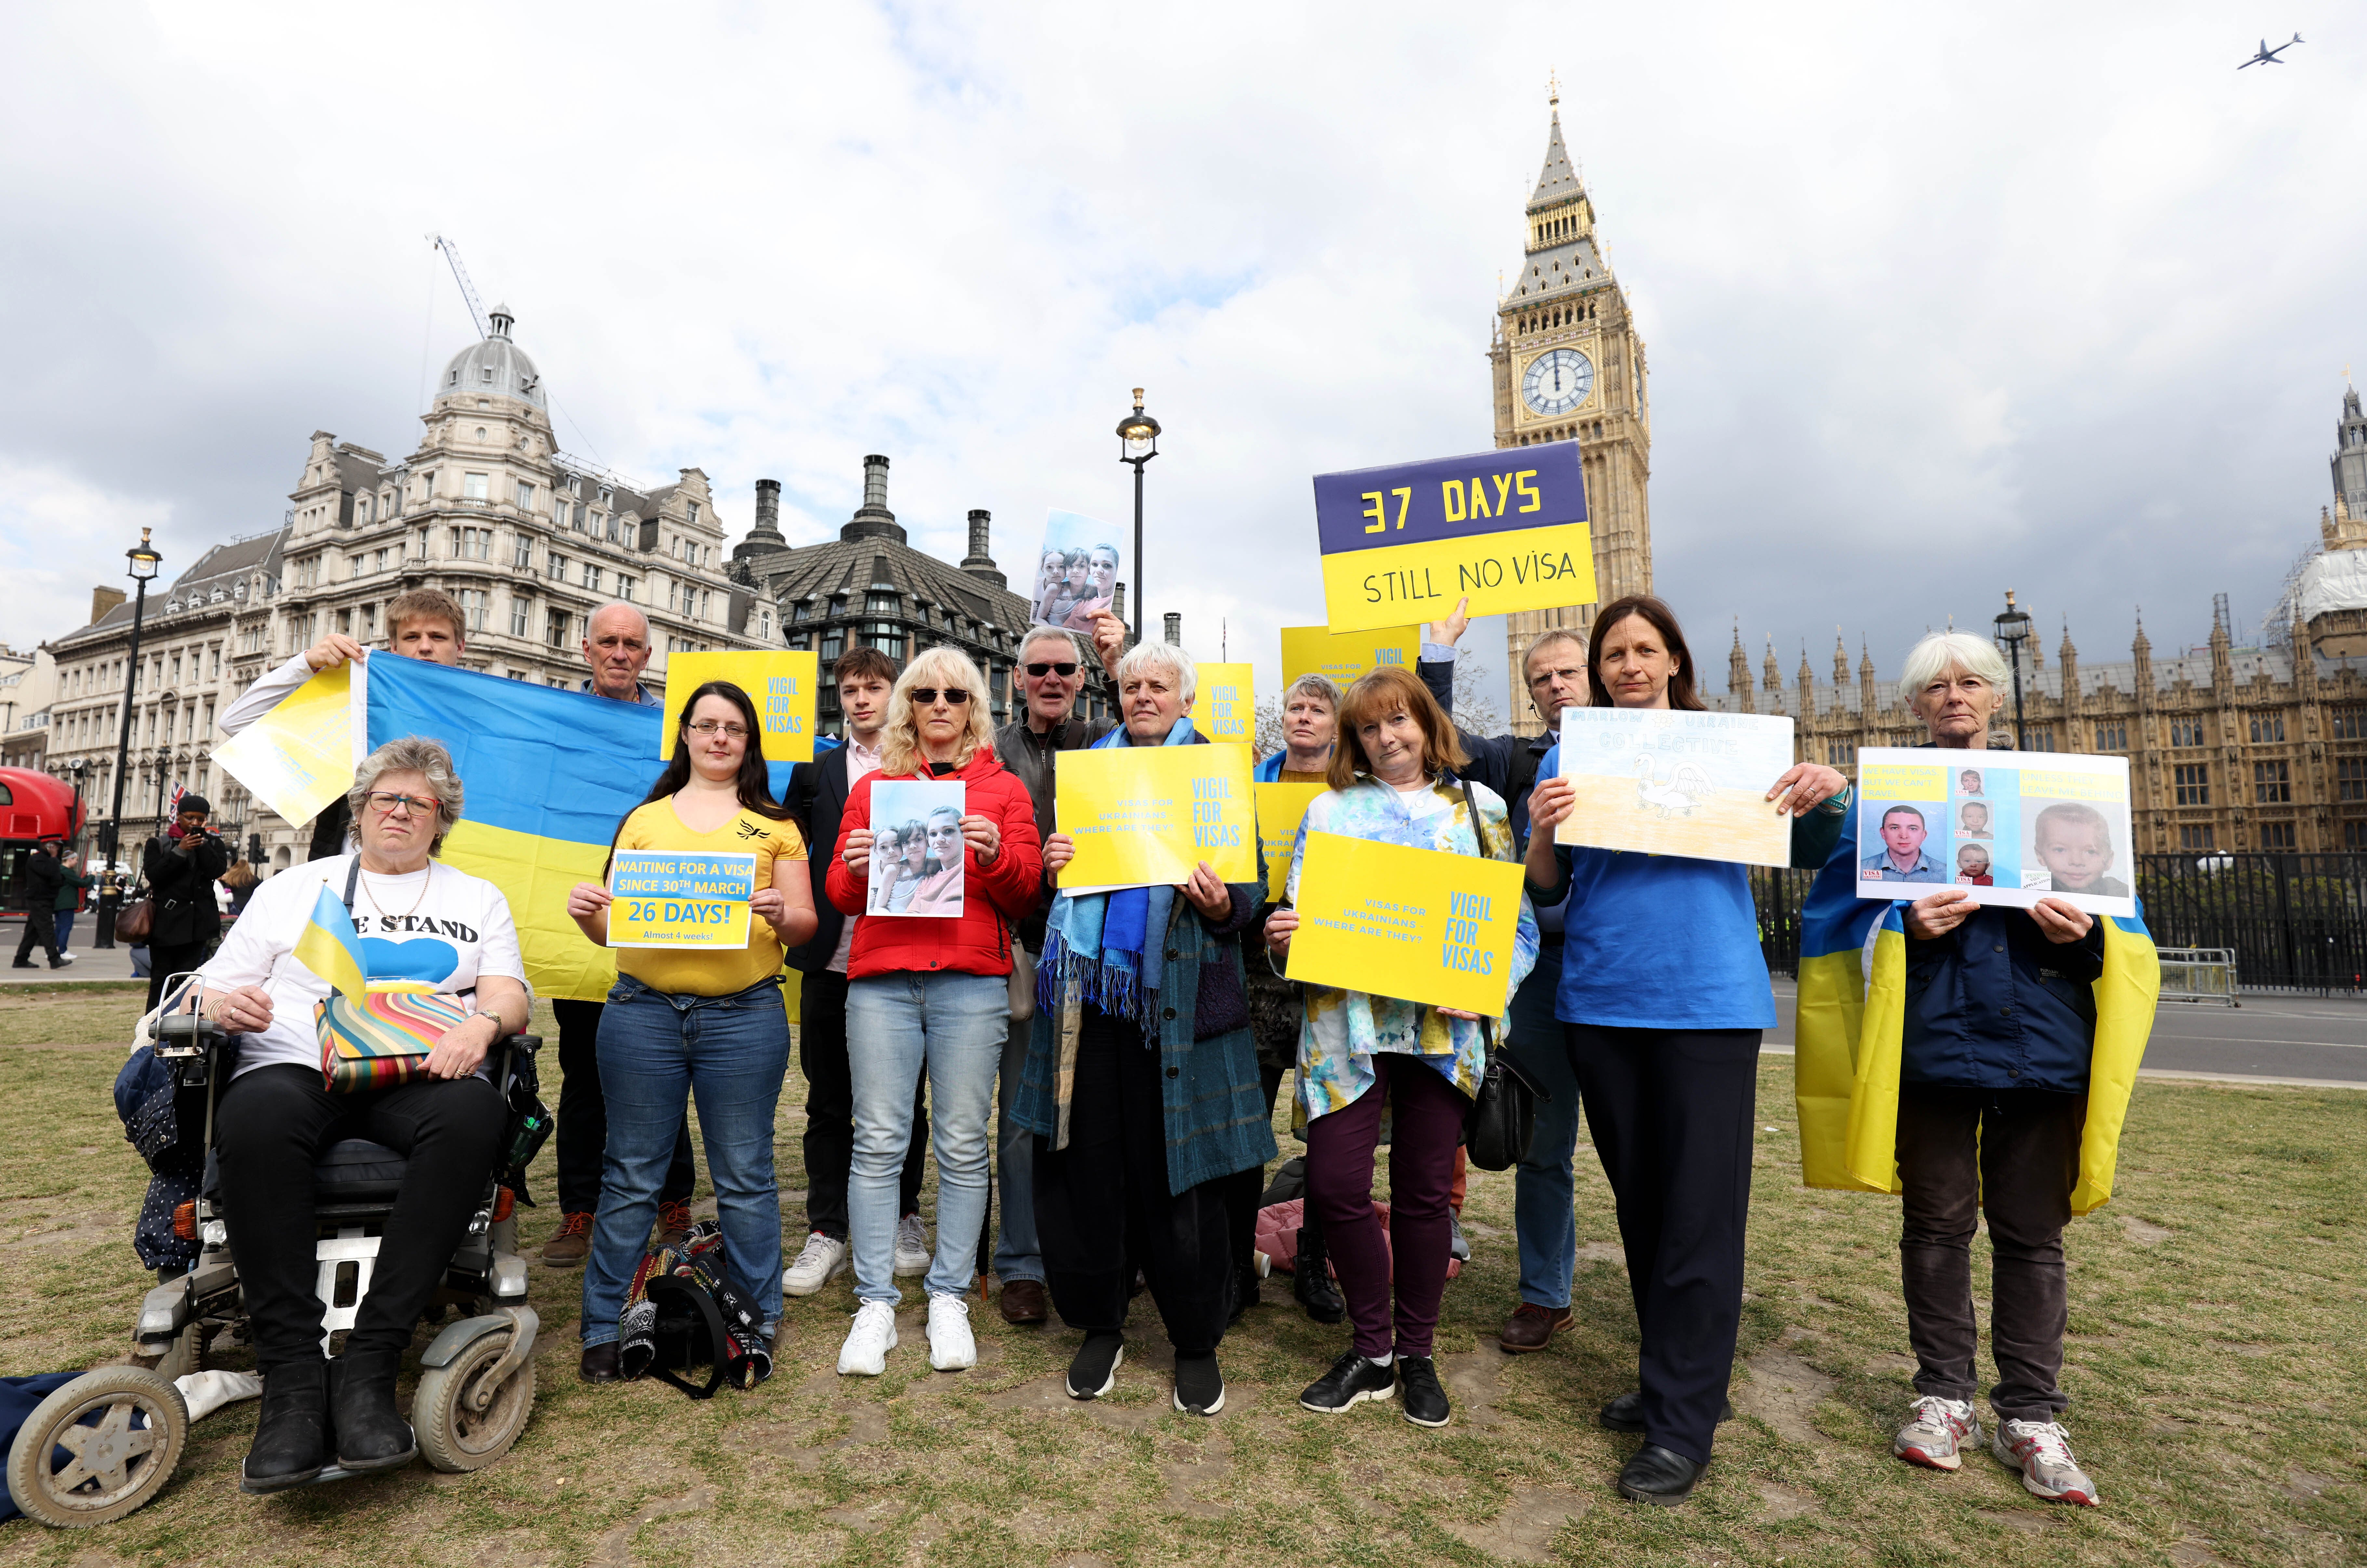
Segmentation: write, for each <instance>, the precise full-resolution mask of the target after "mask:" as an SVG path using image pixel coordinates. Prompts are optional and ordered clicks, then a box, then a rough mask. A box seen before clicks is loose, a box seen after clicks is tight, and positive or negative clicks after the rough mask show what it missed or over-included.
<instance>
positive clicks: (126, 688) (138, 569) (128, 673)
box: [96, 528, 164, 947]
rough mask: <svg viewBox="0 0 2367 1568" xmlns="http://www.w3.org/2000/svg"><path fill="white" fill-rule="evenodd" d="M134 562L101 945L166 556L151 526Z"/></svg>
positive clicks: (108, 934)
mask: <svg viewBox="0 0 2367 1568" xmlns="http://www.w3.org/2000/svg"><path fill="white" fill-rule="evenodd" d="M123 554H124V556H125V558H127V559H129V560H130V563H131V565H130V577H131V581H133V582H134V583H135V584H137V585H138V597H137V598H135V599H133V600H132V601H131V652H130V657H129V658H127V659H126V660H124V662H123V727H122V729H121V732H120V733H119V735H118V737H117V739H116V742H115V810H114V813H113V814H112V815H111V816H110V817H109V818H108V822H107V848H106V856H107V864H106V872H105V878H106V882H105V891H104V892H102V893H101V894H100V895H99V900H98V941H97V943H96V945H97V946H100V947H113V946H114V945H115V911H116V909H117V908H118V907H119V906H120V905H121V904H122V902H123V889H122V888H121V887H120V886H118V885H117V878H116V875H115V862H116V852H117V851H118V849H119V847H120V846H121V844H122V840H123V786H124V784H126V783H127V782H128V781H129V779H130V759H131V698H132V694H134V693H135V692H136V691H138V689H139V684H140V622H141V619H142V616H143V615H146V613H147V610H148V584H149V582H150V581H153V579H154V577H155V575H156V568H157V567H158V566H160V565H161V564H163V562H164V557H163V556H162V555H160V554H158V553H157V552H156V550H155V548H154V547H153V546H151V545H150V544H149V543H148V530H147V529H145V528H142V529H141V530H140V544H139V547H137V548H135V549H129V550H126V551H124V552H123Z"/></svg>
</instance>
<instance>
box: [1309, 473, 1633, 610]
mask: <svg viewBox="0 0 2367 1568" xmlns="http://www.w3.org/2000/svg"><path fill="white" fill-rule="evenodd" d="M1315 527H1316V532H1317V535H1318V536H1319V540H1320V546H1321V549H1322V552H1323V612H1324V616H1325V619H1326V620H1327V621H1328V622H1329V623H1330V626H1331V630H1333V631H1335V632H1350V631H1362V630H1365V629H1366V628H1368V627H1372V626H1404V625H1405V624H1406V623H1407V622H1409V621H1412V622H1421V621H1434V620H1440V619H1443V618H1444V616H1445V615H1447V614H1448V613H1449V612H1451V611H1452V610H1453V609H1454V608H1455V602H1456V601H1457V600H1459V599H1465V598H1468V599H1469V600H1470V601H1471V604H1470V607H1469V614H1471V615H1504V614H1507V613H1509V612H1512V611H1515V610H1542V609H1549V608H1552V607H1554V606H1556V605H1561V604H1587V603H1589V602H1591V600H1592V599H1593V598H1594V550H1593V546H1592V543H1591V539H1590V537H1589V536H1588V532H1587V510H1586V477H1585V471H1584V469H1583V468H1580V464H1579V456H1578V443H1577V442H1575V441H1548V442H1544V443H1541V444H1539V445H1537V446H1512V447H1507V448H1505V449H1503V450H1502V451H1499V452H1475V453H1473V454H1472V455H1471V456H1469V457H1437V458H1433V459H1431V460H1430V461H1428V462H1421V463H1405V464H1399V465H1397V466H1395V467H1391V468H1352V469H1349V470H1347V471H1346V472H1343V473H1337V474H1318V475H1316V476H1315Z"/></svg>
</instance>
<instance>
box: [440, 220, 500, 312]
mask: <svg viewBox="0 0 2367 1568" xmlns="http://www.w3.org/2000/svg"><path fill="white" fill-rule="evenodd" d="M427 238H428V240H429V241H430V242H431V243H433V244H434V245H435V246H436V249H437V250H439V251H442V252H443V253H444V259H445V260H446V261H447V262H450V263H451V264H452V281H453V282H455V283H458V284H459V286H460V298H461V299H463V300H465V301H466V302H467V303H468V306H469V316H470V320H472V321H475V322H476V323H477V335H478V336H479V337H491V336H493V333H492V330H491V329H490V328H488V327H487V326H486V325H485V308H484V307H483V306H482V305H481V304H479V303H478V302H477V286H476V285H475V284H473V283H470V281H469V269H468V268H467V267H466V266H463V265H461V264H460V247H459V246H458V245H456V244H454V243H452V242H451V241H449V240H447V239H446V238H445V237H444V236H443V235H441V234H430V235H428V236H427Z"/></svg>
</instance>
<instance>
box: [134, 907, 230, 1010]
mask: <svg viewBox="0 0 2367 1568" xmlns="http://www.w3.org/2000/svg"><path fill="white" fill-rule="evenodd" d="M208 896H209V897H211V895H208ZM213 945H214V944H213V943H212V942H150V943H149V944H148V1010H149V1011H150V1012H153V1011H155V1010H156V1004H157V1003H158V1002H161V1001H163V1000H164V981H165V979H166V977H167V976H173V975H187V974H188V973H189V972H190V971H192V970H194V969H196V968H197V967H198V966H199V965H200V964H204V963H205V961H206V959H207V957H208V956H209V955H210V953H212V951H213Z"/></svg>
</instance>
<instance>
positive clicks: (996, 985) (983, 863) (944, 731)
mask: <svg viewBox="0 0 2367 1568" xmlns="http://www.w3.org/2000/svg"><path fill="white" fill-rule="evenodd" d="M986 704H987V684H986V677H985V676H984V675H982V674H980V672H979V669H978V666H977V665H975V664H973V663H971V662H970V661H969V660H968V657H966V656H965V655H964V654H963V653H962V652H961V651H960V650H959V649H952V648H933V649H928V650H927V651H925V652H923V654H921V655H920V657H918V658H917V659H915V660H912V663H911V664H910V665H908V666H907V667H906V668H905V671H904V673H903V674H902V675H901V676H900V677H899V678H898V679H897V682H896V685H895V689H894V690H893V691H891V692H890V693H889V697H888V722H887V725H886V727H885V728H883V729H882V730H881V731H880V741H879V768H878V772H876V773H866V774H865V775H864V776H863V777H862V778H861V779H860V780H858V781H857V782H856V784H855V789H854V791H853V792H852V793H851V794H850V795H848V796H847V798H846V808H845V811H844V814H843V815H842V816H841V817H840V818H839V841H838V844H837V846H836V857H835V859H834V860H833V861H832V863H831V867H830V873H829V877H828V881H827V883H826V885H825V886H826V887H827V889H828V891H829V894H830V901H831V902H832V904H834V905H835V906H837V908H839V909H840V911H841V912H843V913H844V914H846V915H848V916H850V917H856V919H855V938H854V943H853V946H852V948H851V950H850V952H849V953H848V957H847V964H846V974H847V987H846V1023H847V1038H848V1040H849V1041H850V1042H852V1043H854V1048H853V1050H852V1051H851V1052H850V1053H849V1059H848V1066H849V1068H850V1070H851V1077H852V1078H853V1081H854V1101H855V1154H854V1162H853V1168H852V1169H851V1171H850V1173H849V1179H848V1184H847V1239H848V1241H849V1243H850V1244H851V1245H852V1247H853V1250H854V1254H855V1302H856V1308H855V1323H854V1326H853V1327H852V1328H850V1329H849V1330H848V1332H847V1336H846V1342H845V1344H844V1347H842V1348H841V1349H840V1351H839V1356H838V1370H839V1371H840V1373H841V1374H843V1375H861V1376H869V1377H876V1376H878V1374H879V1373H880V1372H882V1371H886V1370H887V1357H888V1352H889V1350H891V1349H893V1348H895V1345H896V1304H897V1303H898V1301H899V1300H900V1294H899V1292H898V1291H897V1289H896V1279H895V1262H896V1221H897V1208H898V1204H897V1190H896V1188H897V1176H898V1173H899V1172H900V1169H901V1168H902V1167H903V1163H904V1154H905V1150H906V1148H907V1146H908V1145H910V1144H911V1142H912V1099H913V1094H912V1091H913V1089H914V1087H915V1085H916V1084H917V1083H918V1081H919V1078H920V1075H921V1074H922V1073H923V1071H925V1072H926V1073H927V1074H928V1075H929V1100H930V1102H931V1104H932V1105H934V1108H935V1113H934V1116H933V1117H932V1121H933V1122H934V1138H935V1145H934V1146H935V1149H936V1155H937V1246H936V1255H935V1257H934V1259H933V1260H932V1261H931V1263H930V1266H929V1271H928V1275H927V1277H926V1279H925V1280H923V1288H924V1289H925V1290H926V1291H927V1292H928V1297H929V1328H928V1333H929V1364H930V1365H931V1366H933V1367H934V1368H936V1369H937V1370H938V1371H958V1370H960V1369H961V1368H964V1367H968V1366H973V1365H975V1364H976V1363H977V1360H978V1348H977V1345H976V1342H975V1340H974V1339H973V1338H972V1337H971V1334H970V1328H969V1309H968V1303H966V1302H965V1301H964V1300H963V1297H964V1296H965V1295H966V1294H967V1292H968V1290H969V1285H970V1280H971V1279H972V1277H973V1275H974V1274H975V1272H976V1269H977V1263H978V1238H979V1235H980V1231H981V1229H982V1228H983V1226H984V1224H985V1223H986V1201H987V1196H986V1195H987V1179H988V1177H987V1171H988V1156H987V1145H988V1130H987V1123H988V1119H989V1116H990V1115H991V1112H992V1111H993V1107H994V1075H995V1070H996V1068H997V1067H999V1066H1001V1065H1002V1039H1003V1035H1004V1033H1005V1032H1006V1031H1007V1029H1008V1027H1009V1024H1010V1018H1011V998H1010V989H1009V987H1010V974H1011V932H1012V928H1013V927H1014V925H1015V924H1016V923H1017V922H1018V921H1019V920H1020V919H1023V918H1025V916H1026V915H1027V914H1028V913H1029V912H1030V911H1031V910H1032V909H1033V908H1035V903H1036V886H1037V880H1038V878H1040V877H1041V876H1042V874H1043V869H1044V860H1043V851H1042V849H1041V847H1040V846H1039V844H1038V843H1037V841H1036V807H1035V805H1034V803H1033V802H1032V801H1030V800H1029V799H1028V796H1027V791H1026V789H1025V787H1024V786H1023V785H1022V784H1020V782H1019V780H1018V779H1017V778H1016V777H1015V776H1014V775H1013V774H1012V773H1009V772H1008V771H1007V770H1005V769H1004V767H1003V766H1002V763H1001V762H999V761H996V760H995V756H994V750H993V748H992V746H991V744H990V740H991V735H992V730H991V728H990V722H989V719H988V716H987V711H986ZM897 779H941V780H948V781H958V782H959V783H961V784H964V785H965V786H967V787H966V791H965V795H964V798H965V799H966V801H967V802H968V811H967V813H965V815H964V816H963V817H962V818H961V822H960V828H961V831H960V835H959V837H958V838H957V839H956V840H954V842H953V844H952V845H950V846H949V848H950V850H951V851H952V852H954V853H956V854H958V855H959V856H961V863H962V868H963V874H964V886H966V887H967V888H968V890H969V891H970V892H971V893H972V894H974V895H975V896H974V897H968V898H966V899H965V900H964V902H963V906H962V912H961V914H960V915H959V916H958V917H957V918H955V919H934V920H913V919H873V918H872V917H871V916H870V915H868V914H866V913H865V912H864V895H865V886H866V883H867V882H868V881H869V875H868V873H869V871H870V866H871V852H872V850H873V848H874V847H875V843H876V841H877V839H878V836H879V835H878V834H877V833H876V832H875V829H873V827H872V821H871V803H872V790H873V786H874V785H875V784H878V783H880V782H881V781H883V780H886V781H892V780H897ZM915 845H919V846H921V847H922V848H923V849H925V840H924V838H923V830H922V829H921V827H920V825H919V824H917V823H914V824H910V825H908V826H907V828H906V829H905V835H904V845H903V847H904V849H905V851H906V852H907V853H909V852H911V851H912V849H913V848H914V847H915Z"/></svg>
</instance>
